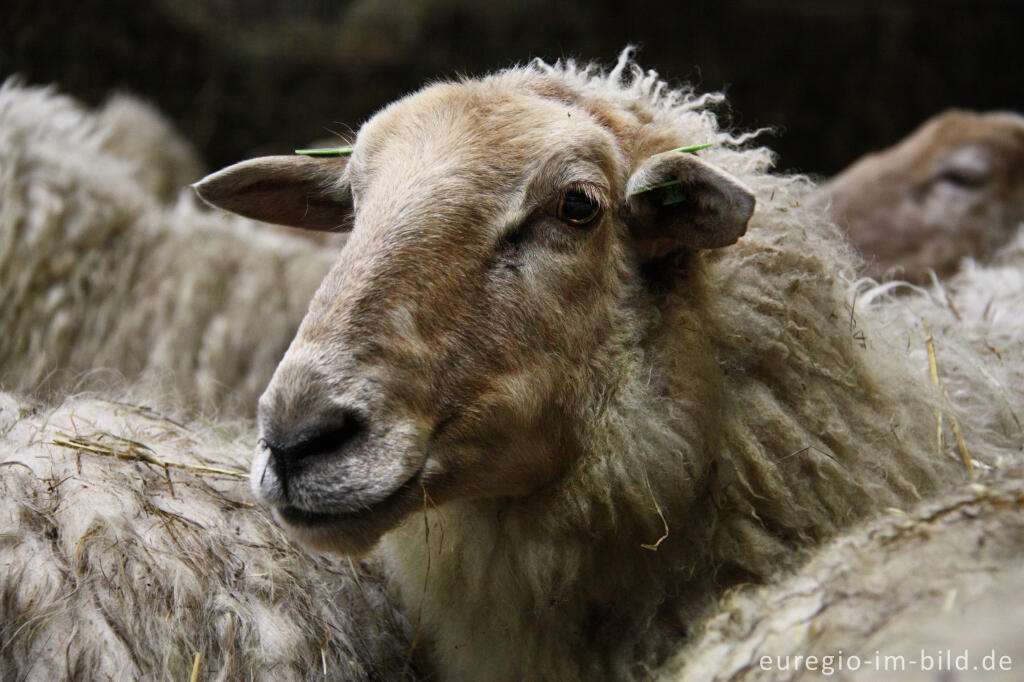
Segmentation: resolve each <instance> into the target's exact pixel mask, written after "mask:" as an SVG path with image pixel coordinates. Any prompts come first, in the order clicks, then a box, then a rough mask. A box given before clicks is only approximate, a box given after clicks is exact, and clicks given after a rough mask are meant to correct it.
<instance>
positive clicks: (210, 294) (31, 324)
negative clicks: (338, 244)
mask: <svg viewBox="0 0 1024 682" xmlns="http://www.w3.org/2000/svg"><path fill="white" fill-rule="evenodd" d="M118 101H121V100H114V102H115V104H112V105H109V106H108V107H107V108H106V109H105V110H104V112H103V113H101V114H93V113H89V112H86V111H84V110H83V109H81V108H80V107H79V106H78V105H76V104H75V103H74V102H73V101H72V100H70V99H69V98H67V97H63V96H60V95H57V94H55V93H54V92H53V91H52V90H49V89H43V88H28V87H23V86H20V85H18V84H16V83H14V82H11V81H8V82H7V83H6V84H5V85H3V86H2V87H0V164H2V172H0V326H2V328H3V334H0V385H2V386H3V387H5V388H7V389H8V390H19V391H33V392H40V393H45V392H52V391H56V392H61V391H64V390H68V389H70V390H76V389H83V388H95V387H103V386H107V385H110V384H111V383H113V384H115V385H116V384H117V383H119V382H120V379H121V378H122V377H128V378H133V379H134V378H136V377H140V376H145V377H148V378H149V379H150V380H151V381H152V383H153V384H154V385H155V388H154V389H153V391H151V394H150V395H151V397H152V398H153V399H155V398H156V397H157V395H158V394H159V393H165V394H167V395H166V396H165V397H164V398H161V399H160V400H161V402H162V403H163V404H166V405H177V404H181V401H182V400H188V401H190V402H191V403H192V404H193V406H194V407H196V408H199V409H204V410H206V409H213V408H217V409H219V410H221V411H244V412H246V413H251V411H252V409H253V405H254V404H255V402H256V398H257V397H258V395H259V393H260V392H261V391H262V389H263V387H264V386H265V384H266V382H267V381H268V380H269V377H270V374H271V372H272V371H273V368H274V366H275V365H276V363H277V362H278V361H279V360H280V358H281V356H282V355H283V354H284V351H285V349H286V348H287V346H288V342H289V340H290V338H291V336H292V335H293V334H294V331H295V329H296V327H297V326H298V323H299V321H300V320H301V319H302V316H303V315H304V314H305V311H306V306H307V304H308V302H309V299H310V297H311V296H312V294H313V291H314V290H315V288H316V286H317V285H318V284H319V281H320V280H321V279H322V278H323V276H324V274H325V273H326V272H327V270H328V269H329V267H330V265H331V263H332V262H333V260H334V257H335V253H336V250H331V249H325V248H324V247H319V246H316V245H314V244H312V243H310V242H308V241H307V240H303V239H296V238H289V237H287V236H284V235H279V234H274V233H273V231H271V230H267V229H264V227H263V226H260V225H257V224H254V223H251V222H249V221H244V220H240V219H227V218H225V217H224V216H222V215H216V214H212V213H210V212H208V211H205V210H200V209H199V208H198V207H197V206H196V205H195V204H194V201H193V199H192V198H191V197H182V198H181V199H180V200H179V201H178V202H177V203H175V204H172V205H166V204H164V203H163V201H162V200H161V199H160V197H158V196H157V195H156V194H154V193H153V192H152V191H151V190H150V189H147V187H146V185H147V183H148V182H149V181H148V180H146V177H148V176H146V175H143V176H142V177H141V179H140V175H139V168H138V165H139V164H140V160H139V159H138V158H136V159H132V160H131V161H129V160H125V159H122V158H119V157H118V156H115V155H114V154H112V153H110V151H109V146H110V145H111V144H112V141H120V142H119V143H120V144H122V145H128V146H129V147H131V148H133V149H137V148H138V147H137V146H136V147H132V146H131V145H132V144H136V145H137V144H138V140H137V139H135V138H137V137H138V136H141V137H142V138H143V139H144V140H145V145H143V146H144V147H149V149H148V152H147V153H148V156H144V157H142V158H143V159H146V160H145V162H144V163H142V166H143V167H144V169H145V168H150V169H152V168H155V167H161V166H162V164H163V161H162V160H161V158H160V154H161V153H166V154H169V155H170V156H171V157H174V158H176V152H173V149H174V148H175V141H174V140H173V139H172V140H169V141H168V142H167V144H168V145H169V146H170V148H171V149H172V151H166V150H165V149H164V148H163V147H161V146H160V143H159V142H158V141H157V139H156V135H157V133H155V132H153V130H154V129H159V126H157V124H156V123H155V122H154V120H155V117H156V114H155V113H153V112H151V111H149V110H145V109H143V110H142V112H141V113H139V111H135V112H134V113H132V110H131V107H130V106H129V105H130V103H128V104H125V103H124V102H123V101H122V104H121V105H117V104H116V102H118ZM126 107H127V108H126ZM126 111H127V113H126ZM147 111H148V115H151V116H150V117H147ZM112 112H114V113H112ZM117 112H119V113H117ZM115 113H116V115H115ZM151 118H154V120H151ZM111 121H119V122H120V123H119V124H118V125H120V126H121V127H116V126H114V124H112V123H111ZM128 141H132V142H131V144H130V143H129V142H128ZM166 165H167V166H168V167H171V168H173V167H175V164H174V163H171V162H168V163H167V164H166ZM168 173H170V171H168Z"/></svg>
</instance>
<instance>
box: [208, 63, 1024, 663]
mask: <svg viewBox="0 0 1024 682" xmlns="http://www.w3.org/2000/svg"><path fill="white" fill-rule="evenodd" d="M715 101H717V100H716V98H715V97H713V96H704V97H697V96H694V95H693V94H692V93H691V92H689V91H685V90H684V91H681V92H678V91H670V90H668V89H667V87H666V86H665V84H664V83H663V82H661V81H660V80H658V78H657V76H656V74H653V73H644V72H642V71H641V70H640V69H639V68H638V67H636V66H635V65H633V64H632V63H631V62H630V61H629V59H628V53H627V54H624V55H623V58H622V59H621V60H620V62H619V64H618V65H617V66H616V68H615V69H613V70H612V71H611V72H610V73H608V74H604V73H601V72H600V71H598V70H596V69H595V68H593V67H577V66H576V65H574V64H572V63H569V64H564V65H556V66H549V65H546V64H543V63H540V62H534V63H533V64H531V65H530V66H529V67H526V68H520V69H511V70H509V71H506V72H502V73H499V74H497V75H495V76H492V77H488V78H485V79H482V80H480V81H463V82H461V83H458V84H442V85H438V86H434V87H431V88H428V89H425V90H424V91H422V92H420V93H418V94H416V95H413V96H411V97H409V98H407V99H405V100H402V101H400V102H398V103H396V104H394V105H392V106H391V107H389V108H387V109H385V110H384V111H383V112H382V113H381V114H379V115H378V117H376V118H375V119H373V120H371V121H370V122H369V123H368V124H366V125H365V126H364V127H363V129H362V130H361V131H360V133H359V136H358V137H357V139H356V142H355V152H354V154H353V155H352V157H351V161H350V162H349V165H348V166H346V165H345V160H344V159H331V160H328V161H317V160H312V159H295V158H288V157H280V158H270V159H262V160H253V161H250V162H246V163H243V164H239V165H238V166H236V167H233V168H229V169H227V170H225V171H222V172H220V173H218V174H215V175H214V176H211V177H210V178H208V179H207V180H205V181H204V182H203V183H201V184H200V185H199V190H200V193H201V194H202V195H203V196H204V198H207V199H208V200H210V201H212V202H213V203H216V204H219V205H222V206H224V207H227V208H230V209H232V210H235V211H238V212H241V213H243V214H246V215H250V216H253V217H263V218H266V219H271V220H275V221H278V222H282V223H290V224H296V225H303V226H312V227H317V226H323V227H326V226H333V225H338V224H341V223H342V222H343V221H347V219H348V216H349V212H350V211H351V208H352V205H353V204H354V205H355V206H356V207H358V208H357V210H356V213H355V230H354V232H353V236H352V237H351V239H350V240H349V242H348V245H347V246H346V248H345V249H344V251H343V252H342V255H341V260H340V262H339V264H338V266H337V267H336V268H334V269H333V270H332V272H331V274H330V275H329V276H328V278H327V280H326V281H325V283H324V285H323V286H322V287H321V289H320V290H319V292H318V294H317V296H316V298H315V299H314V301H313V303H312V305H311V308H310V314H309V315H308V316H307V318H306V319H305V321H304V322H303V324H302V326H301V327H300V331H299V334H298V336H297V338H296V340H295V341H294V342H293V344H292V345H291V347H290V349H289V351H288V353H287V355H286V356H285V358H284V360H283V361H282V363H281V365H280V366H279V367H278V369H277V371H276V373H275V377H274V379H273V380H272V382H271V384H270V387H269V388H268V390H267V393H266V394H265V395H264V399H263V403H262V405H261V417H260V423H261V436H262V440H261V443H260V445H259V446H258V448H257V456H256V459H255V462H254V466H253V471H252V480H253V485H254V487H255V488H256V489H257V490H258V491H259V492H260V494H261V496H262V497H263V499H264V500H266V501H268V502H270V503H272V504H273V505H275V507H276V509H277V515H278V518H280V519H281V520H282V521H283V522H284V523H285V524H286V525H287V526H288V527H289V529H290V530H292V531H293V532H294V533H295V534H296V535H297V536H298V537H300V538H302V539H304V540H305V541H307V542H310V543H313V544H315V545H318V546H321V547H332V548H334V549H336V550H340V551H348V552H358V551H364V550H366V549H367V548H368V547H370V546H372V545H374V544H375V543H376V542H377V541H378V539H380V540H381V542H382V546H381V550H380V551H381V553H382V554H383V556H384V557H385V560H386V562H387V564H388V566H389V568H390V571H391V573H392V576H393V578H394V580H395V582H396V584H397V585H398V586H399V588H400V590H401V596H402V598H403V600H404V602H405V605H406V609H407V612H408V613H410V614H416V618H417V621H418V622H421V623H422V626H423V628H424V634H425V635H426V636H427V637H428V639H429V641H430V646H431V649H430V652H431V655H432V658H433V661H434V662H435V663H436V664H437V665H438V666H439V667H440V669H441V673H442V676H445V677H448V678H452V679H472V678H485V679H517V678H545V679H591V678H595V677H599V678H613V679H622V678H629V677H634V676H644V675H645V674H647V673H648V672H649V671H650V670H652V669H653V668H654V667H656V666H657V665H658V664H659V663H660V662H661V661H663V660H664V659H665V657H666V656H667V655H668V653H669V652H670V651H672V650H673V649H674V648H676V647H678V645H679V644H680V643H681V642H683V641H686V640H687V639H688V638H689V637H691V636H692V635H693V633H694V631H695V627H696V625H697V623H698V622H699V619H700V614H701V613H702V612H704V610H705V609H707V608H708V606H709V604H710V603H711V602H712V601H713V600H714V599H715V598H716V596H717V595H720V594H722V593H723V592H724V591H725V590H727V589H728V588H730V587H733V586H736V585H739V584H743V583H750V582H755V583H756V582H762V581H765V580H767V579H769V578H770V577H772V576H773V575H775V574H777V573H778V571H780V570H781V569H782V568H784V567H786V566H788V565H791V564H792V563H793V562H794V561H795V560H796V557H797V556H798V555H799V550H800V549H801V548H805V547H807V546H809V545H811V544H813V543H815V542H818V541H820V540H823V539H825V538H827V537H829V536H831V535H832V534H833V533H834V532H835V531H836V530H837V529H838V528H841V527H843V526H845V525H847V524H849V523H851V522H852V521H854V520H855V519H857V518H859V517H862V516H864V515H866V514H868V513H870V512H873V511H876V510H878V509H881V508H884V507H889V506H896V507H901V506H905V505H907V504H908V503H910V502H911V501H915V500H918V499H920V497H921V496H923V495H926V494H928V493H930V492H932V491H934V490H935V489H937V488H942V487H945V486H947V485H949V484H950V482H952V481H956V480H960V479H962V478H964V476H965V472H964V469H965V468H970V467H978V466H994V465H996V464H997V462H998V459H999V454H1000V453H1007V452H1009V453H1014V454H1015V453H1017V452H1018V451H1019V448H1020V439H1021V431H1020V428H1019V424H1013V423H1011V422H1012V419H1010V418H1009V416H1008V415H1011V414H1012V413H1013V411H1014V410H1015V409H1018V408H1019V405H1017V404H1016V396H1015V395H1014V394H1010V395H1009V396H1007V395H1005V394H1004V393H1003V392H1001V391H1000V386H999V385H998V381H990V380H989V377H981V378H979V379H977V380H976V381H974V380H973V379H972V378H971V375H970V368H965V367H961V366H958V365H956V364H953V363H940V365H941V366H942V368H943V371H944V372H945V373H946V374H947V375H953V374H957V373H960V374H958V377H959V378H958V380H962V381H963V382H964V383H965V385H966V384H967V383H969V382H971V381H974V384H973V386H972V390H973V393H972V394H971V395H970V396H969V397H968V398H969V399H965V400H962V401H960V402H959V403H958V408H959V409H958V410H957V411H956V415H957V416H958V417H959V421H956V422H951V420H950V419H949V418H948V414H949V413H950V412H952V411H953V410H952V409H951V408H950V407H949V405H948V404H947V403H946V401H945V398H944V397H942V393H941V391H939V390H933V387H932V385H931V384H930V383H929V381H928V378H927V371H928V370H927V367H928V365H929V361H935V358H936V357H946V356H945V355H943V354H942V353H945V349H946V348H947V347H949V346H956V347H957V348H958V351H957V352H962V353H963V354H964V356H965V357H968V356H970V354H971V352H972V351H971V350H970V348H969V345H968V344H969V343H970V341H969V340H963V339H957V338H955V337H951V338H942V339H941V341H931V342H929V341H928V338H929V337H928V336H927V335H926V334H923V333H919V332H917V331H916V330H915V329H914V328H913V327H908V326H907V325H906V324H905V319H906V318H905V316H904V315H902V314H893V315H884V314H881V313H879V314H877V315H876V314H875V313H874V312H869V311H867V310H866V309H862V310H861V312H860V313H858V312H857V311H855V310H853V309H852V305H853V304H852V299H853V297H854V293H855V291H854V286H853V283H852V272H853V258H852V256H851V254H849V253H847V252H846V251H845V250H844V247H843V246H842V243H841V242H840V240H839V239H838V238H837V235H835V234H834V233H833V231H832V228H831V226H830V225H829V224H828V223H827V222H826V221H824V220H822V218H821V217H820V216H818V215H816V214H815V213H814V212H813V211H811V210H809V209H808V208H807V206H806V199H807V192H808V190H809V186H808V185H807V184H806V183H804V182H802V181H801V180H799V179H792V178H789V179H787V178H781V177H778V176H773V175H770V174H769V173H768V168H769V165H770V160H771V155H770V153H769V152H767V151H766V150H763V149H750V150H746V151H744V150H741V149H739V148H738V147H739V145H740V144H741V143H742V142H743V141H744V139H743V138H735V137H732V136H730V135H728V134H727V133H725V132H723V131H721V130H719V129H718V125H717V121H716V119H715V117H714V115H713V113H712V112H711V111H710V110H709V109H708V105H709V104H712V103H714V102H715ZM706 142H715V143H716V146H714V147H712V148H711V149H709V150H706V151H704V152H702V153H701V158H702V159H703V160H698V159H696V158H694V157H693V156H688V155H684V154H680V153H676V152H669V153H664V152H666V150H671V149H674V148H676V147H680V146H683V145H689V144H698V143H706ZM723 170H724V171H727V172H729V173H732V174H734V175H735V176H736V177H732V176H730V175H727V174H723V172H722V171H723ZM581 178H582V179H581ZM736 178H738V180H737V179H736ZM672 181H679V182H682V184H683V186H684V187H685V189H686V192H687V196H688V197H689V199H690V202H689V203H686V202H685V201H684V202H683V203H682V204H681V205H680V204H679V203H678V202H675V201H671V199H672V197H670V196H667V195H666V194H663V193H661V192H659V191H653V192H652V193H643V194H642V195H639V196H640V198H635V195H634V194H633V192H635V191H636V190H639V189H642V188H645V187H649V186H660V185H662V184H663V183H670V182H672ZM748 188H749V189H748ZM665 191H666V192H667V191H668V190H665ZM754 194H756V197H757V202H758V209H757V211H756V212H755V213H754V214H753V217H752V218H750V213H749V209H750V208H752V206H751V204H750V203H749V202H750V199H752V196H753V195H754ZM549 195H550V197H549ZM567 197H572V199H571V204H572V207H571V212H570V213H566V211H570V209H569V208H567V207H566V206H567V202H569V199H567ZM629 197H634V198H629ZM270 198H272V199H273V201H270V200H269V199H270ZM547 200H550V201H551V202H552V203H551V204H550V206H548V205H546V204H545V203H544V201H547ZM663 200H665V201H664V203H662V201H663ZM602 208H604V209H607V210H606V211H604V212H602V210H601V209H602ZM678 212H682V216H683V217H678V216H679V213H678ZM584 214H585V216H584ZM673 217H676V218H677V222H672V218H673ZM748 218H750V223H749V230H747V233H746V235H745V236H743V238H742V239H739V241H736V240H737V238H738V237H740V235H742V234H743V230H744V229H745V228H746V227H747V219H748ZM456 228H457V229H456ZM698 228H699V229H698ZM573 229H578V231H575V232H574V231H573ZM673 229H674V230H676V231H674V232H673V231H672V230H673ZM690 230H693V232H690ZM502 231H504V232H502ZM566 235H569V236H566ZM573 235H575V236H573ZM580 235H589V236H580ZM733 242H736V243H735V244H733ZM495 245H496V246H495ZM706 247H723V248H721V249H718V250H707V249H706ZM517 287H518V288H517ZM495 292H498V293H495ZM880 296H881V293H880V292H876V294H875V295H874V296H873V297H872V298H873V299H876V300H877V299H879V297H880ZM901 325H902V326H901ZM907 339H910V340H911V342H912V344H909V345H908V343H907ZM940 343H941V344H944V345H942V350H941V351H935V350H934V349H935V347H937V346H938V345H939V344H940ZM912 347H917V348H921V347H924V348H929V349H931V351H930V352H927V354H926V356H924V357H922V361H921V362H916V358H915V354H913V353H908V350H909V349H910V348H912ZM961 347H962V348H961ZM936 362H937V361H936ZM1008 362H1011V363H1016V364H1019V363H1020V358H1019V356H1014V358H1013V359H1011V360H1008ZM951 423H952V424H954V425H955V426H954V427H953V429H952V430H950V429H949V426H950V424H951ZM937 425H938V429H937V428H936V427H937ZM944 425H945V426H944ZM937 436H938V439H937ZM961 436H962V438H961ZM967 442H969V443H970V452H969V453H968V451H967V449H966V447H965V445H964V444H965V443H967ZM972 458H973V460H972ZM395 526H397V528H395Z"/></svg>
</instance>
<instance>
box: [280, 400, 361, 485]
mask: <svg viewBox="0 0 1024 682" xmlns="http://www.w3.org/2000/svg"><path fill="white" fill-rule="evenodd" d="M366 430H367V427H366V419H364V418H363V417H362V416H361V415H360V414H358V413H357V412H355V411H354V410H349V409H338V410H334V411H331V412H330V413H328V414H324V415H321V416H320V418H319V419H316V420H314V421H311V422H309V423H307V424H306V425H305V426H303V427H302V428H299V429H296V430H294V431H284V430H281V429H276V428H269V429H267V431H266V433H264V435H263V440H264V442H266V445H267V448H268V449H269V450H270V461H271V465H272V466H273V467H274V468H275V470H276V471H277V472H278V473H279V474H284V473H286V471H287V469H288V468H289V467H290V466H292V465H294V464H297V463H298V462H300V461H302V460H304V459H307V458H309V457H313V456H316V455H323V454H330V453H334V452H337V451H339V450H342V449H343V448H344V447H345V446H346V445H348V444H349V443H351V442H352V441H354V440H356V439H357V438H359V436H361V435H362V434H363V433H365V432H366Z"/></svg>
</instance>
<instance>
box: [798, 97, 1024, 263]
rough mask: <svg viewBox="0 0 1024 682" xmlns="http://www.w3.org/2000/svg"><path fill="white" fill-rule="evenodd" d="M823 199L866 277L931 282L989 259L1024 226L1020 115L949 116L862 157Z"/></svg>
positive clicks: (823, 191)
mask: <svg viewBox="0 0 1024 682" xmlns="http://www.w3.org/2000/svg"><path fill="white" fill-rule="evenodd" d="M817 199H818V201H819V202H821V203H822V204H824V205H826V206H828V207H829V210H830V211H831V213H832V216H833V217H834V218H835V220H836V222H837V223H839V225H840V226H841V227H843V228H844V229H845V230H846V232H847V234H848V235H849V236H850V240H851V241H852V242H853V244H854V246H856V247H857V248H858V249H859V250H860V251H861V253H863V254H864V256H865V257H866V258H867V259H868V261H869V264H870V269H869V271H868V274H870V275H871V276H874V277H881V276H882V275H884V274H885V273H886V272H887V271H889V270H891V269H893V268H897V267H898V268H901V269H902V272H900V273H899V274H900V276H901V277H905V278H906V279H909V280H911V281H918V282H920V281H926V280H927V279H928V276H929V275H928V272H929V270H934V271H935V272H936V273H938V275H940V276H948V275H952V274H954V273H955V272H956V270H957V269H958V267H959V265H960V261H961V260H962V259H964V258H967V257H973V258H977V259H980V260H984V259H986V258H988V257H989V256H991V255H992V254H993V253H994V252H995V251H996V250H997V249H998V248H999V247H1000V246H1002V245H1003V244H1005V243H1006V242H1008V241H1009V240H1010V239H1011V238H1012V237H1013V236H1014V235H1015V234H1016V233H1017V231H1018V229H1019V227H1020V223H1021V221H1022V220H1024V118H1021V117H1020V116H1018V115H1015V114H1006V113H987V114H976V113H971V112H965V111H947V112H945V113H944V114H941V115H939V116H936V117H934V118H932V119H931V120H929V121H927V122H926V123H924V124H923V125H922V126H921V127H920V128H918V129H917V130H916V131H914V133H913V134H912V135H910V136H909V137H908V138H906V139H905V140H903V141H902V142H900V143H899V144H897V145H895V146H893V147H891V148H889V149H887V150H884V151H882V152H878V153H876V154H870V155H868V156H865V157H864V158H862V159H860V160H859V161H857V162H856V163H854V164H853V165H852V166H850V167H849V168H848V169H846V170H845V171H843V172H842V173H841V174H840V175H838V176H837V177H835V178H834V179H833V180H831V181H830V182H829V183H828V184H827V185H825V186H824V187H822V189H821V191H820V192H819V195H818V197H817Z"/></svg>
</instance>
